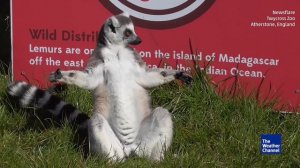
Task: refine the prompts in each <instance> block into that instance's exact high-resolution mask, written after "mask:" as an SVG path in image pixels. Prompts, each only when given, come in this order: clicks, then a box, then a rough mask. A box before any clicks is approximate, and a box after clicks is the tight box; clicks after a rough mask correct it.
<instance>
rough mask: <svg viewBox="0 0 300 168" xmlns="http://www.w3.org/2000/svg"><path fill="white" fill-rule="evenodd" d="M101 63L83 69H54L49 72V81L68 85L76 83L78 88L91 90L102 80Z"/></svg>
mask: <svg viewBox="0 0 300 168" xmlns="http://www.w3.org/2000/svg"><path fill="white" fill-rule="evenodd" d="M101 68H103V67H102V66H101V65H98V66H97V67H95V68H93V69H86V70H85V71H78V70H70V71H61V70H59V69H58V70H56V71H55V72H52V73H51V74H50V77H49V80H50V82H61V83H65V84H70V85H76V86H78V87H80V88H83V89H87V90H93V89H95V88H96V87H97V86H99V84H101V83H102V82H103V74H102V71H101Z"/></svg>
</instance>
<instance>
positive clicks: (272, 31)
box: [11, 0, 300, 110]
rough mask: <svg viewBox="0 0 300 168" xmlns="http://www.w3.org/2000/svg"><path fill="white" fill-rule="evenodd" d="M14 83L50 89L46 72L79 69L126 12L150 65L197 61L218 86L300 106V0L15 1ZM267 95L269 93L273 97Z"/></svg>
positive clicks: (182, 65)
mask: <svg viewBox="0 0 300 168" xmlns="http://www.w3.org/2000/svg"><path fill="white" fill-rule="evenodd" d="M11 3H12V5H11V6H12V48H13V50H12V53H13V54H12V55H13V58H12V60H13V78H14V80H24V81H28V82H30V83H33V84H36V85H40V86H41V87H47V86H49V85H50V83H49V82H48V76H49V73H50V72H51V71H55V70H56V69H58V68H60V69H62V70H71V69H78V70H81V69H84V67H85V65H86V63H87V59H88V58H89V56H90V54H91V53H92V52H93V49H94V48H95V46H96V41H97V37H98V33H99V29H100V27H101V26H102V24H103V22H104V21H105V20H106V19H107V18H108V17H110V16H112V15H115V14H119V13H121V12H122V11H126V12H127V13H129V14H130V15H131V16H132V18H133V20H134V23H135V25H136V32H137V34H138V35H139V36H140V37H141V38H142V40H143V42H142V43H141V44H140V45H138V46H134V47H136V49H137V50H138V51H139V52H140V55H141V56H142V57H143V59H144V60H145V61H146V62H147V63H148V66H149V67H152V68H155V67H164V68H172V69H178V70H182V71H192V69H193V65H194V63H195V62H196V63H197V64H199V65H200V67H202V68H203V70H204V71H206V73H207V74H209V75H211V77H212V80H213V82H214V83H216V84H219V85H220V87H222V85H223V86H226V85H230V84H232V83H233V81H234V80H237V79H238V80H239V82H240V83H242V84H243V87H245V89H246V90H248V91H249V92H251V91H254V90H255V91H256V92H259V93H261V95H264V96H265V97H266V95H267V96H269V97H272V96H273V98H276V99H278V100H279V101H280V104H281V105H285V107H286V109H287V110H292V109H294V110H297V108H298V110H299V103H300V75H298V72H299V70H300V66H299V62H300V49H299V42H300V28H299V25H298V24H299V19H300V16H299V13H300V1H295V0H285V1H274V0H264V1H261V0H252V1H240V0H229V1H215V0H164V1H160V0H110V1H102V0H85V1H83V0H64V1H58V0H52V1H39V0H26V1H12V2H11ZM270 95H272V96H270Z"/></svg>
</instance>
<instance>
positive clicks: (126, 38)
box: [104, 13, 142, 45]
mask: <svg viewBox="0 0 300 168" xmlns="http://www.w3.org/2000/svg"><path fill="white" fill-rule="evenodd" d="M104 33H105V37H106V40H108V41H109V42H110V43H111V44H117V45H122V44H123V45H128V44H132V45H137V44H140V43H141V42H142V40H141V38H140V37H139V36H137V34H136V33H135V31H134V26H133V23H132V20H131V19H130V18H129V15H127V14H125V13H123V14H120V15H117V16H112V17H110V18H109V19H107V20H106V22H105V25H104Z"/></svg>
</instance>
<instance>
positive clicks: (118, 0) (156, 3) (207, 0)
mask: <svg viewBox="0 0 300 168" xmlns="http://www.w3.org/2000/svg"><path fill="white" fill-rule="evenodd" d="M100 2H101V3H102V4H104V6H106V7H107V8H108V9H110V10H112V11H113V12H114V13H117V12H119V13H120V12H127V13H129V14H130V16H132V17H133V18H135V20H138V22H140V23H141V22H143V24H139V25H140V26H145V27H147V26H148V27H149V26H150V27H151V26H152V25H150V24H156V23H159V24H161V25H157V24H156V25H154V27H156V28H162V27H172V26H171V25H173V27H174V25H180V24H182V23H186V22H189V21H191V20H193V19H195V18H196V16H197V17H198V16H200V15H201V14H202V13H204V12H205V11H206V10H207V9H208V8H209V7H210V6H211V5H212V4H213V3H214V2H215V0H110V1H102V0H100ZM112 8H113V9H112ZM195 15H196V16H195ZM147 22H148V23H147ZM149 22H151V23H149ZM175 22H177V23H175ZM169 23H170V24H169ZM167 24H169V26H167ZM152 27H153V26H152Z"/></svg>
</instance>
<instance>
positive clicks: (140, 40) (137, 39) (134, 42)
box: [131, 36, 142, 45]
mask: <svg viewBox="0 0 300 168" xmlns="http://www.w3.org/2000/svg"><path fill="white" fill-rule="evenodd" d="M141 42H142V39H141V38H140V37H139V36H137V37H136V38H135V40H134V41H132V42H131V44H133V45H138V44H140V43H141Z"/></svg>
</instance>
